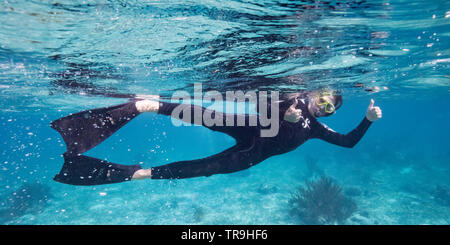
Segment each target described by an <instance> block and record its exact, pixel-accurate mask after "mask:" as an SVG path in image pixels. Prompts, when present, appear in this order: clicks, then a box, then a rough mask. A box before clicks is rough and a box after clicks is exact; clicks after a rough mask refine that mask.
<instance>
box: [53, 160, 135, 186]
mask: <svg viewBox="0 0 450 245" xmlns="http://www.w3.org/2000/svg"><path fill="white" fill-rule="evenodd" d="M63 156H64V165H63V167H62V169H61V171H60V172H59V173H58V174H57V175H56V176H55V177H54V178H53V179H54V180H55V181H58V182H61V183H64V184H69V185H104V184H113V183H119V182H124V181H129V180H131V178H132V177H133V174H134V172H136V171H137V170H139V169H142V167H141V166H140V165H129V166H128V165H121V164H117V163H111V162H108V161H104V160H100V159H97V158H93V157H88V156H83V155H69V154H67V153H64V155H63Z"/></svg>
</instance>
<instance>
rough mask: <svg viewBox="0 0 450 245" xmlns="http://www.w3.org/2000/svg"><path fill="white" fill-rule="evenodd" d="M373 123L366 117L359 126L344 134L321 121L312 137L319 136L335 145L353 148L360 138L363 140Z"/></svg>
mask: <svg viewBox="0 0 450 245" xmlns="http://www.w3.org/2000/svg"><path fill="white" fill-rule="evenodd" d="M371 124H372V122H371V121H369V120H368V119H367V118H366V117H364V119H363V120H362V121H361V123H360V124H359V125H358V127H356V128H355V129H353V130H352V131H351V132H349V133H348V134H345V135H344V134H340V133H337V132H335V131H333V130H332V129H330V128H329V127H327V126H326V125H324V124H322V123H320V122H319V123H318V126H317V129H316V130H315V133H314V134H313V136H312V138H319V139H322V140H324V141H326V142H328V143H331V144H334V145H338V146H343V147H348V148H352V147H354V146H355V145H356V144H357V143H358V142H359V140H361V138H362V137H363V135H364V134H365V133H366V131H367V129H368V128H369V127H370V125H371Z"/></svg>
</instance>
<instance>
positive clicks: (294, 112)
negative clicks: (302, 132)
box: [284, 98, 302, 123]
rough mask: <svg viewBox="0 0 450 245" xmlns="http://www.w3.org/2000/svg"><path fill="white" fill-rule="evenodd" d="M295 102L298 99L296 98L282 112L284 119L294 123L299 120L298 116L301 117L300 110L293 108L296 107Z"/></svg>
mask: <svg viewBox="0 0 450 245" xmlns="http://www.w3.org/2000/svg"><path fill="white" fill-rule="evenodd" d="M297 104H298V100H297V98H296V99H295V101H294V103H293V104H292V105H291V106H290V107H289V108H288V109H287V110H286V113H284V120H286V121H288V122H291V123H296V122H298V121H299V120H300V118H302V110H301V109H296V108H295V107H297Z"/></svg>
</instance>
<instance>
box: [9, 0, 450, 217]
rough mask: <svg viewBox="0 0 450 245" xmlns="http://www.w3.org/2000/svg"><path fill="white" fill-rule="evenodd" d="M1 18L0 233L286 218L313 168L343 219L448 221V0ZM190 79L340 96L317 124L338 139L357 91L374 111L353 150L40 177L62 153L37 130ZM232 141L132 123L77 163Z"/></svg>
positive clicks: (225, 4)
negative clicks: (157, 177) (338, 200)
mask: <svg viewBox="0 0 450 245" xmlns="http://www.w3.org/2000/svg"><path fill="white" fill-rule="evenodd" d="M0 16H1V17H0V20H1V25H0V98H1V99H0V125H1V127H0V135H1V137H0V154H1V159H0V223H1V224H301V223H302V222H301V220H298V219H296V218H293V217H292V216H291V215H290V214H289V213H290V206H289V205H290V204H289V200H290V199H291V198H292V194H293V193H295V192H296V190H297V189H298V187H299V186H303V185H304V184H305V180H308V179H311V178H314V177H315V175H317V173H321V174H324V175H326V176H328V177H330V178H332V179H334V180H335V181H336V183H338V184H339V185H340V186H341V187H342V188H343V190H344V192H345V193H347V194H348V195H350V196H351V198H353V200H354V201H355V203H356V204H357V210H356V211H355V212H354V213H353V214H352V216H351V217H349V218H348V219H346V220H345V222H344V223H345V224H355V225H358V224H449V223H450V178H449V176H450V150H449V149H450V148H449V146H448V139H450V130H449V126H448V125H449V123H448V121H449V119H450V110H449V109H448V108H449V106H450V99H449V92H450V80H449V79H450V72H449V63H450V2H448V1H443V0H440V1H438V0H432V1H420V0H412V1H411V0H408V1H406V0H405V1H401V0H392V1H387V0H385V1H329V2H328V1H306V0H305V1H282V0H280V1H269V0H267V1H259V0H258V1H256V0H253V1H206V0H205V1H203V0H202V1H13V0H8V1H2V2H1V3H0ZM246 78H256V79H252V80H248V79H246ZM197 82H198V83H202V84H203V89H204V91H207V90H212V89H214V90H218V91H227V90H238V89H239V90H244V91H250V90H277V91H281V92H292V91H297V90H301V89H315V88H319V87H323V86H328V87H332V88H337V89H340V90H341V91H342V92H343V94H344V105H343V106H342V107H341V108H340V109H339V111H338V112H337V113H336V115H333V116H331V117H329V118H325V119H320V121H322V122H325V123H326V124H327V125H328V126H330V127H331V128H333V129H334V130H335V131H339V132H342V133H346V132H349V131H350V130H352V129H353V128H354V127H355V126H357V124H358V123H359V122H360V120H361V119H362V118H363V116H364V115H365V112H366V109H367V106H368V105H369V101H370V99H371V98H373V99H374V100H375V105H376V106H379V107H381V109H382V111H383V117H382V119H380V120H378V121H376V122H374V123H373V124H372V126H371V128H370V129H369V130H368V132H367V133H366V135H365V136H364V137H363V138H362V140H361V141H360V142H359V143H358V144H357V145H356V146H355V147H354V148H351V149H348V148H341V147H338V146H334V145H330V144H328V143H326V142H323V141H320V140H311V141H308V142H307V143H305V144H304V145H302V146H301V147H299V148H298V149H296V150H294V151H292V152H289V153H287V154H284V155H280V156H275V157H272V158H269V159H267V160H266V161H264V162H262V163H260V164H258V165H256V166H254V167H252V168H250V169H248V170H245V171H241V172H237V173H233V174H227V175H214V176H211V177H208V178H205V177H202V178H193V179H184V180H171V181H169V180H161V181H154V180H142V181H131V182H126V183H120V184H113V185H102V186H90V187H80V186H70V185H64V184H60V183H57V182H55V181H53V176H54V175H55V174H57V173H58V172H59V170H60V168H61V166H62V163H63V159H62V156H61V154H62V153H63V152H64V151H65V144H64V141H63V140H62V138H61V137H60V135H59V134H58V133H57V132H56V131H54V130H52V129H51V128H50V127H49V123H50V122H51V121H53V120H55V119H57V118H60V117H63V116H66V115H68V114H70V113H74V112H78V111H80V110H85V109H90V108H96V107H102V106H108V105H114V104H118V103H122V102H124V101H126V99H119V98H111V96H108V95H111V94H161V95H167V96H168V95H170V94H171V93H172V92H173V91H176V90H186V91H192V85H193V83H197ZM233 143H234V141H233V140H232V139H231V138H230V137H228V136H226V135H224V134H220V133H217V132H212V131H210V130H208V129H206V128H202V127H175V126H173V125H172V123H171V120H170V119H169V118H168V117H165V116H161V115H155V114H144V115H141V116H139V117H137V118H136V119H134V120H133V121H131V122H130V123H129V124H127V125H126V126H125V127H123V128H122V129H120V130H119V131H118V132H117V133H116V134H114V135H113V136H112V137H111V138H109V139H108V140H106V141H105V142H103V143H102V144H100V145H99V146H97V147H96V148H94V149H92V150H90V151H88V152H87V153H86V155H89V156H93V157H97V158H102V159H107V160H109V161H111V162H117V163H121V164H142V166H143V167H145V168H148V167H151V166H157V165H161V164H165V163H169V162H173V161H178V160H186V159H196V158H202V157H205V156H208V155H212V154H215V153H217V152H220V151H222V150H224V149H226V148H228V147H229V146H231V145H233ZM311 158H313V159H315V165H316V168H315V169H311V167H308V166H309V165H307V164H306V162H307V161H308V159H311ZM350 189H351V190H353V191H351V192H350V191H347V192H346V190H350ZM355 190H356V191H355ZM349 193H350V194H349Z"/></svg>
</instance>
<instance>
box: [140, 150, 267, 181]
mask: <svg viewBox="0 0 450 245" xmlns="http://www.w3.org/2000/svg"><path fill="white" fill-rule="evenodd" d="M256 148H257V147H256V146H255V145H249V146H245V147H244V146H242V145H240V146H238V145H236V146H233V147H231V148H229V149H227V150H225V151H223V152H220V153H218V154H215V155H212V156H209V157H206V158H202V159H196V160H190V161H178V162H173V163H169V164H165V165H162V166H157V167H152V168H150V169H141V170H138V171H136V172H135V174H134V175H133V180H134V179H146V178H152V179H185V178H194V177H201V176H206V177H208V176H211V175H214V174H227V173H233V172H237V171H241V170H244V169H247V168H250V167H251V166H253V165H256V164H258V163H259V162H261V160H262V159H261V157H260V154H258V153H257V151H258V150H257V149H256Z"/></svg>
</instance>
